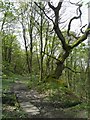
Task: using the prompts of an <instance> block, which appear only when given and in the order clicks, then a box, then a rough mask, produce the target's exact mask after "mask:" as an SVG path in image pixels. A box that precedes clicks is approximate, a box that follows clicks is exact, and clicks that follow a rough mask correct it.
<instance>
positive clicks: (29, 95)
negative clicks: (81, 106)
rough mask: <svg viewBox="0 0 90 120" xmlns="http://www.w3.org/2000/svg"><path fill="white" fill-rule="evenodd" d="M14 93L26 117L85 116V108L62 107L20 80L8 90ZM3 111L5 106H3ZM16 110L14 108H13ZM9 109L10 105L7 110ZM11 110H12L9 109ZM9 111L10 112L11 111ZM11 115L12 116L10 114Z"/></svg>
mask: <svg viewBox="0 0 90 120" xmlns="http://www.w3.org/2000/svg"><path fill="white" fill-rule="evenodd" d="M8 93H9V94H12V93H14V95H15V96H16V99H17V103H18V105H17V106H18V107H19V108H20V109H19V111H20V110H21V111H24V112H23V113H24V114H25V116H22V115H21V117H27V118H87V111H86V110H78V109H74V108H73V107H68V108H63V106H62V105H61V104H60V103H55V102H50V101H48V100H47V99H46V98H47V95H46V94H43V93H39V92H37V91H36V89H34V88H33V89H29V88H28V86H27V85H26V84H24V83H23V82H22V81H15V82H14V83H13V84H12V86H11V88H10V90H9V92H8ZM3 109H4V111H5V110H6V106H4V107H3ZM14 110H15V111H16V108H14ZM8 111H10V107H9V110H8ZM11 111H12V112H13V110H11ZM11 111H10V113H11ZM12 117H13V116H12ZM19 117H20V116H19Z"/></svg>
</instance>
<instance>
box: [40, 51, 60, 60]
mask: <svg viewBox="0 0 90 120" xmlns="http://www.w3.org/2000/svg"><path fill="white" fill-rule="evenodd" d="M42 52H43V53H44V54H46V55H47V56H49V57H51V58H53V59H55V60H57V61H59V62H60V60H59V59H57V58H56V57H55V56H52V55H49V54H48V53H45V52H44V51H42Z"/></svg>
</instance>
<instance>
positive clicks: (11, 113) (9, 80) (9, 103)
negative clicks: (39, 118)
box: [2, 75, 27, 119]
mask: <svg viewBox="0 0 90 120" xmlns="http://www.w3.org/2000/svg"><path fill="white" fill-rule="evenodd" d="M20 80H22V81H25V78H24V79H23V77H22V76H19V75H18V76H17V75H13V76H12V77H7V76H4V77H3V78H2V118H3V119H4V118H5V119H7V118H12V119H13V118H27V114H26V113H25V112H24V111H23V110H22V109H21V108H19V106H18V103H17V100H16V96H15V95H14V94H13V93H9V92H10V88H11V87H12V85H13V83H15V81H20Z"/></svg>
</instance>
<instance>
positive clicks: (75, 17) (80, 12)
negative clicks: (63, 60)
mask: <svg viewBox="0 0 90 120" xmlns="http://www.w3.org/2000/svg"><path fill="white" fill-rule="evenodd" d="M71 4H75V3H71ZM75 5H78V6H79V8H78V10H79V15H78V16H74V17H73V18H72V19H71V20H70V22H69V24H68V31H67V35H68V36H70V33H69V32H70V29H71V23H72V21H73V20H75V19H79V18H81V15H82V11H81V9H80V8H81V7H82V4H75Z"/></svg>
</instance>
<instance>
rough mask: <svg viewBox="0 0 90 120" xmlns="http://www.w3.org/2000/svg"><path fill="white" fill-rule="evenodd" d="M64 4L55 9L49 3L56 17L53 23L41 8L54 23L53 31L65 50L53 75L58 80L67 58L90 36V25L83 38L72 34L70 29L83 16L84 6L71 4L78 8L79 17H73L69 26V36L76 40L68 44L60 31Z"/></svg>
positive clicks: (60, 55)
mask: <svg viewBox="0 0 90 120" xmlns="http://www.w3.org/2000/svg"><path fill="white" fill-rule="evenodd" d="M62 3H63V1H62V2H59V3H58V5H57V6H56V7H54V6H53V5H52V4H51V3H50V2H48V6H49V7H50V8H51V9H52V10H53V12H54V15H55V20H54V21H53V19H51V18H50V17H48V15H47V14H46V13H45V11H44V9H42V8H41V7H40V6H39V7H40V8H41V10H42V11H43V12H44V14H45V15H46V17H47V18H48V19H49V20H51V21H52V23H53V29H54V31H55V33H56V35H57V37H58V38H59V40H60V41H61V44H62V49H63V52H62V53H60V54H59V57H58V61H57V63H56V64H57V67H56V69H55V73H54V74H53V78H56V79H58V78H59V77H60V76H61V75H62V71H63V70H64V68H65V66H64V62H65V60H66V58H68V57H69V55H70V53H71V51H72V50H73V48H75V47H77V46H78V45H79V44H81V43H82V42H83V41H84V40H86V39H87V36H88V34H89V31H90V23H89V25H88V27H87V29H86V30H85V32H84V33H83V35H81V36H78V37H77V36H75V35H74V34H71V33H70V29H71V23H72V21H73V20H74V19H79V18H80V17H81V15H82V12H81V7H82V4H78V3H77V4H74V3H71V4H74V5H76V6H78V12H79V15H78V16H75V17H73V18H72V19H71V20H70V22H69V24H68V30H67V35H68V36H69V38H70V37H73V39H76V40H75V41H74V42H72V44H69V43H67V39H66V38H65V37H64V36H63V34H62V31H61V30H60V27H59V12H60V10H61V8H62Z"/></svg>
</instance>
